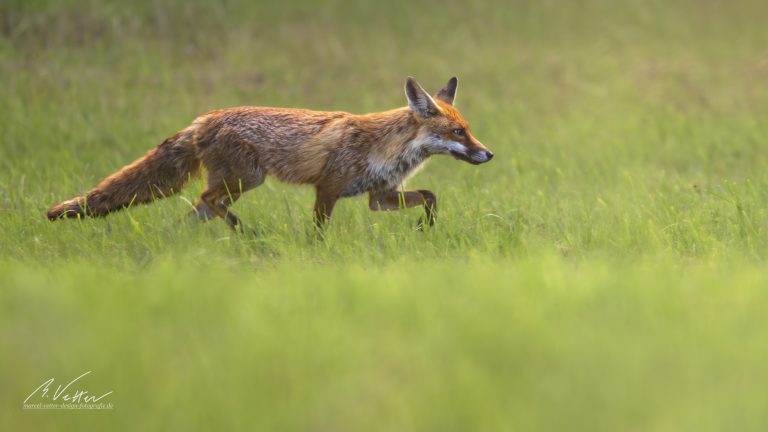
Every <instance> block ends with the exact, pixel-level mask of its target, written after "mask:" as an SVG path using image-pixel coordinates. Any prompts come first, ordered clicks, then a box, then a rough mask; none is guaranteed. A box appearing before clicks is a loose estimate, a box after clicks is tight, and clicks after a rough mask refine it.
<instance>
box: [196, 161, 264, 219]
mask: <svg viewBox="0 0 768 432" xmlns="http://www.w3.org/2000/svg"><path fill="white" fill-rule="evenodd" d="M227 168H229V167H227ZM238 174H240V175H235V174H233V173H232V172H229V170H226V171H225V170H223V169H218V170H210V168H209V172H208V184H207V185H206V188H205V190H204V191H203V193H202V194H201V195H200V200H199V201H198V203H197V205H196V206H195V215H196V217H197V218H198V219H201V220H206V219H209V218H210V217H212V216H218V217H220V218H222V219H224V221H225V222H227V225H229V227H230V228H232V229H233V230H234V229H236V227H237V226H238V225H240V224H241V223H240V219H239V218H238V217H237V216H236V215H235V214H234V213H232V212H231V211H230V210H229V206H230V205H232V204H234V202H235V201H237V200H238V198H240V196H241V195H242V194H244V193H245V192H247V191H249V190H251V189H253V188H255V187H256V186H259V185H260V184H262V183H264V179H265V178H266V172H265V171H264V170H263V169H262V168H261V167H259V166H258V165H254V166H253V167H251V169H250V170H247V171H245V170H238Z"/></svg>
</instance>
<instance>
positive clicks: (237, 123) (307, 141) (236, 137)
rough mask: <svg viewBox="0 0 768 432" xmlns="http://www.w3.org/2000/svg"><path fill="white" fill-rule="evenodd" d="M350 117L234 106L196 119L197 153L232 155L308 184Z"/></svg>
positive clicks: (322, 163)
mask: <svg viewBox="0 0 768 432" xmlns="http://www.w3.org/2000/svg"><path fill="white" fill-rule="evenodd" d="M351 116H352V115H351V114H349V113H346V112H340V111H312V110H305V109H294V108H266V107H238V108H230V109H225V110H217V111H211V112H209V113H206V114H204V115H203V116H201V117H200V118H199V119H198V121H199V122H200V123H201V130H200V131H199V133H198V137H197V139H196V142H197V146H198V151H200V152H201V154H205V153H226V154H229V155H232V154H236V155H238V157H241V158H242V157H246V158H253V159H256V160H254V163H258V165H259V166H260V167H262V168H263V169H265V170H266V171H267V172H268V173H270V174H272V175H275V176H276V177H278V178H280V179H281V180H283V181H288V182H293V183H313V182H314V181H315V180H316V179H317V178H318V177H319V176H320V175H321V174H322V170H323V168H324V166H325V163H326V161H327V159H328V155H329V153H330V151H332V149H333V148H334V147H335V146H338V145H339V142H340V140H341V139H343V132H344V130H345V127H344V125H343V123H345V122H346V120H347V119H348V118H350V117H351Z"/></svg>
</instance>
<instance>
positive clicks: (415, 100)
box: [405, 77, 493, 165]
mask: <svg viewBox="0 0 768 432" xmlns="http://www.w3.org/2000/svg"><path fill="white" fill-rule="evenodd" d="M458 84H459V80H458V79H457V78H456V77H453V78H451V79H450V80H449V81H448V84H446V85H445V87H443V88H442V89H441V90H440V91H439V92H437V93H436V94H435V96H434V98H433V97H432V96H430V95H429V94H428V93H427V92H426V91H424V89H423V88H422V87H421V86H420V85H419V83H417V82H416V80H415V79H413V78H411V77H408V80H407V81H406V83H405V96H406V97H407V98H408V106H409V107H410V108H411V110H412V111H413V113H414V115H415V117H416V119H417V120H418V121H419V123H420V127H419V134H418V136H417V139H416V140H414V142H416V143H418V145H420V146H422V147H423V148H424V149H425V150H426V151H427V152H428V153H429V154H447V155H451V156H453V157H455V158H456V159H460V160H463V161H464V162H469V163H471V164H474V165H479V164H481V163H485V162H488V161H489V160H491V159H492V158H493V153H491V151H490V150H488V148H487V147H485V146H484V145H483V143H481V142H480V141H478V140H477V139H475V137H474V136H472V132H470V130H469V124H468V123H467V121H466V120H464V117H463V116H462V115H461V113H460V112H459V110H457V109H456V108H455V107H454V106H453V101H454V100H455V99H456V87H457V86H458Z"/></svg>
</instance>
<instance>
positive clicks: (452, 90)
mask: <svg viewBox="0 0 768 432" xmlns="http://www.w3.org/2000/svg"><path fill="white" fill-rule="evenodd" d="M458 86H459V79H458V78H456V77H452V78H451V79H449V80H448V84H446V85H445V87H443V88H442V89H440V91H439V92H437V94H436V95H435V99H440V100H441V101H443V102H445V103H447V104H448V105H453V101H454V100H455V99H456V87H458Z"/></svg>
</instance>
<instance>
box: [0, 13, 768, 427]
mask: <svg viewBox="0 0 768 432" xmlns="http://www.w3.org/2000/svg"><path fill="white" fill-rule="evenodd" d="M411 3H412V2H407V1H399V0H397V1H393V2H387V3H386V4H384V3H380V2H357V3H352V2H342V1H331V2H324V3H323V5H317V4H310V3H305V2H299V1H280V2H226V3H224V4H214V3H210V4H209V3H206V2H200V1H197V2H188V1H187V2H183V1H169V2H159V1H158V2H150V1H146V2H132V3H129V2H103V1H95V0H94V1H81V2H75V1H64V2H48V1H18V0H11V1H9V2H4V3H2V4H0V78H2V80H0V132H1V134H0V154H2V155H3V157H2V158H0V287H1V288H2V289H1V290H0V308H1V309H0V311H1V312H0V387H1V388H2V389H3V391H2V392H0V429H1V430H50V429H63V430H76V429H86V430H90V429H97V428H98V429H108V430H113V429H118V430H137V429H138V430H178V429H193V430H210V429H214V428H220V427H221V426H223V429H247V430H457V431H458V430H462V431H463V430H557V431H560V430H585V431H596V430H605V431H616V430H622V431H623V430H637V431H646V430H659V431H682V430H696V431H701V430H712V431H721V430H740V431H741V430H755V431H759V430H764V429H765V424H766V422H768V397H766V392H765V389H764V387H765V386H764V385H763V383H764V382H765V380H766V378H768V377H767V376H766V372H765V370H766V368H765V365H764V363H765V358H766V355H768V343H766V341H767V340H768V339H766V338H765V337H764V334H763V333H764V332H763V331H762V330H763V329H764V328H765V327H766V324H768V322H766V318H765V316H766V315H765V313H764V311H765V309H766V306H768V290H767V289H768V271H766V270H765V265H766V257H767V256H768V225H767V223H766V222H767V220H768V219H767V218H768V170H767V169H766V168H768V151H766V149H767V148H768V147H766V143H767V142H768V121H767V120H766V119H768V85H767V83H768V51H767V50H766V47H768V32H766V31H765V25H764V23H765V18H766V17H767V16H768V3H765V2H762V1H758V0H754V1H748V0H745V1H735V2H727V3H723V2H717V1H694V0H683V1H678V2H662V1H656V0H652V1H644V2H640V1H627V2H612V1H608V0H583V1H519V2H502V1H498V2H475V3H474V4H472V5H467V4H463V3H460V2H437V1H428V2H418V4H411ZM670 3H673V4H670ZM407 75H413V76H415V77H417V78H418V79H419V80H420V82H421V83H422V85H424V86H425V87H426V88H427V89H430V90H437V89H438V88H439V87H440V86H442V85H443V84H444V82H445V81H446V80H447V79H448V78H449V77H450V76H452V75H458V76H459V79H460V85H459V92H458V98H457V105H458V107H459V108H460V109H461V111H462V112H463V114H464V115H465V117H466V118H467V119H468V120H469V121H470V123H471V124H472V129H473V132H474V134H475V135H476V136H477V137H478V138H479V139H480V140H481V141H483V143H484V144H486V145H487V146H488V147H489V148H491V149H492V150H493V151H494V153H495V155H496V157H495V158H494V160H493V161H492V162H491V163H489V164H486V165H482V166H479V167H475V166H470V165H467V164H463V163H461V162H458V161H454V160H452V159H450V158H434V160H432V161H431V162H430V163H429V165H428V166H427V167H426V168H425V169H424V170H423V171H422V172H421V173H420V174H419V175H418V176H417V177H415V178H414V179H412V180H411V181H410V183H409V184H410V185H411V186H414V187H418V188H426V189H431V190H433V191H435V192H436V193H437V194H438V199H439V206H440V214H439V219H438V224H437V225H436V226H435V228H434V229H431V230H428V231H427V232H425V233H418V232H415V231H414V225H415V221H416V219H417V218H418V215H419V211H418V210H408V211H403V212H396V213H390V214H381V213H372V212H369V211H368V210H367V205H366V204H367V203H366V201H365V198H364V197H361V198H354V199H346V200H343V201H342V202H341V203H340V204H339V206H338V207H337V209H336V211H335V213H334V220H333V221H332V223H331V225H330V226H329V228H328V230H327V232H326V236H325V239H324V240H320V239H319V238H318V237H317V236H316V235H314V233H313V230H312V227H311V214H310V209H311V205H312V200H313V192H312V190H311V188H307V187H296V186H287V185H283V184H280V183H278V182H275V181H273V180H268V181H267V183H266V184H264V185H263V186H261V187H259V188H258V189H256V190H254V191H252V192H249V193H248V194H246V195H245V197H244V198H243V199H241V200H240V201H239V202H238V203H237V204H236V205H235V207H234V211H235V212H236V213H237V214H238V215H239V216H240V217H241V218H242V219H243V220H244V221H245V222H246V223H247V224H248V225H250V226H251V227H252V228H253V229H254V231H255V234H249V235H246V236H237V235H233V234H232V233H231V232H230V231H229V230H228V229H227V228H226V226H225V224H223V223H222V222H221V221H213V222H211V223H208V224H204V225H199V224H194V223H190V222H188V221H186V220H185V218H184V215H185V213H186V212H188V211H189V209H190V202H192V201H194V200H195V198H196V196H197V194H199V192H200V191H201V188H202V184H201V182H199V181H196V182H193V183H192V184H190V186H189V187H188V188H187V189H186V190H185V191H184V192H183V193H182V194H181V195H177V196H175V197H173V198H170V199H167V200H163V201H161V202H158V203H155V204H153V205H150V206H144V207H140V208H133V209H130V210H128V211H124V212H121V213H118V214H115V215H113V216H110V217H109V218H106V219H101V220H84V221H65V222H57V223H50V222H48V221H47V220H46V219H45V217H44V211H45V209H46V208H47V207H48V206H49V205H50V204H52V203H54V202H56V201H59V200H62V199H65V198H69V197H71V196H74V195H76V194H78V193H81V192H82V191H84V190H86V189H88V188H90V187H91V186H92V185H93V184H95V183H96V182H97V181H98V180H100V179H101V178H103V177H104V176H106V175H108V174H110V173H112V172H114V171H115V170H116V169H118V168H119V167H121V166H122V165H124V164H126V163H127V162H130V161H131V160H133V159H134V158H136V157H138V156H139V155H141V154H142V153H143V152H145V151H146V150H148V149H149V148H151V147H152V146H154V145H157V144H158V143H160V142H162V140H163V139H164V138H165V137H167V136H169V135H171V134H173V133H174V132H175V131H176V130H178V129H181V128H183V127H184V126H186V125H187V124H188V123H189V122H190V121H191V119H192V118H194V117H195V116H196V115H198V114H200V113H202V112H204V111H207V110H210V109H214V108H221V107H228V106H236V105H267V106H297V107H306V108H313V109H327V110H345V111H350V112H371V111H378V110H385V109H389V108H393V107H396V106H402V105H404V104H405V100H404V94H403V90H402V86H403V83H404V78H405V76H407ZM88 370H92V371H93V374H92V376H89V377H87V383H88V385H89V386H90V387H91V388H92V390H93V391H94V392H96V391H98V390H101V389H104V391H107V390H113V391H114V394H113V395H112V396H111V399H110V400H111V401H112V402H113V403H114V405H115V409H114V410H112V411H30V410H22V409H21V405H22V402H23V400H24V399H25V398H26V397H27V395H28V394H29V393H30V392H31V391H32V390H34V388H35V387H36V386H38V385H39V384H40V383H41V382H42V381H44V380H45V379H48V378H50V377H56V379H57V382H59V381H66V380H69V379H72V378H74V377H76V376H78V375H79V374H81V373H83V372H85V371H88Z"/></svg>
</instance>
